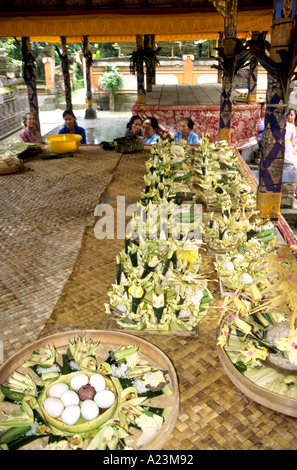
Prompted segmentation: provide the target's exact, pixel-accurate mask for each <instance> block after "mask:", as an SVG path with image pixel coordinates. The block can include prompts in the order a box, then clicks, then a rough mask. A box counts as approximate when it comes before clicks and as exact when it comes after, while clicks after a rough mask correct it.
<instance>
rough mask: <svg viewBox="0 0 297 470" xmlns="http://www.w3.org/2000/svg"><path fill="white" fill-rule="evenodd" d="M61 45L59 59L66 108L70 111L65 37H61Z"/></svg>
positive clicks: (69, 87)
mask: <svg viewBox="0 0 297 470" xmlns="http://www.w3.org/2000/svg"><path fill="white" fill-rule="evenodd" d="M61 43H62V54H61V55H60V58H61V64H62V71H63V77H64V86H65V100H66V108H67V109H68V110H70V111H72V99H71V83H70V72H69V60H68V54H67V42H66V36H61Z"/></svg>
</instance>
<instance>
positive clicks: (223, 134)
mask: <svg viewBox="0 0 297 470" xmlns="http://www.w3.org/2000/svg"><path fill="white" fill-rule="evenodd" d="M235 42H236V36H228V37H226V38H225V41H224V51H225V56H226V58H232V56H234V46H235ZM222 85H223V86H222V93H221V102H220V119H219V140H226V141H227V142H228V143H229V144H230V143H231V117H232V90H233V85H234V83H233V82H232V80H231V79H230V77H229V76H228V75H226V74H224V75H223V83H222Z"/></svg>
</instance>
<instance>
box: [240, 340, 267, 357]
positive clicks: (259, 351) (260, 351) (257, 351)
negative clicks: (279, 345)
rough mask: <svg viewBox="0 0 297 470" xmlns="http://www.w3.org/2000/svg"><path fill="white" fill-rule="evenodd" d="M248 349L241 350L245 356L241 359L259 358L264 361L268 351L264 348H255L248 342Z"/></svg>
mask: <svg viewBox="0 0 297 470" xmlns="http://www.w3.org/2000/svg"><path fill="white" fill-rule="evenodd" d="M247 346H248V349H246V350H245V351H242V355H243V356H245V358H244V359H243V361H244V362H250V361H254V360H255V359H260V360H261V361H264V360H265V359H266V357H267V356H268V354H269V353H268V351H267V349H265V348H256V347H255V346H254V345H252V344H251V343H248V345H247Z"/></svg>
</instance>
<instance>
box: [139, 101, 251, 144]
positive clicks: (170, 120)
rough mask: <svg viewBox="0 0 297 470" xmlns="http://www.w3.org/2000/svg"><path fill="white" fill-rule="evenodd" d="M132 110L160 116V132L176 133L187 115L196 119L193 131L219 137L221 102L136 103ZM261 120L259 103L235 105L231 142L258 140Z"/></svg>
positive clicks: (212, 137)
mask: <svg viewBox="0 0 297 470" xmlns="http://www.w3.org/2000/svg"><path fill="white" fill-rule="evenodd" d="M132 113H133V114H138V115H139V116H140V117H141V118H144V117H148V116H152V117H155V118H156V119H157V120H158V123H159V128H160V134H161V135H163V134H164V133H167V134H168V133H169V134H170V135H174V133H175V132H176V131H177V130H178V129H179V124H180V122H181V120H182V119H183V118H184V117H189V118H191V119H192V121H193V122H194V123H195V126H194V132H196V133H197V134H198V136H199V138H201V136H202V135H203V134H206V133H207V132H208V133H209V135H210V140H211V141H212V142H215V141H217V140H218V133H219V117H220V106H219V105H193V106H191V105H174V106H164V105H163V106H146V105H142V106H141V105H137V104H136V105H134V106H133V107H132ZM259 120H260V105H259V104H239V105H233V106H232V121H231V141H232V144H234V145H237V144H240V145H242V144H244V142H245V141H247V140H249V141H252V143H253V144H255V143H257V141H256V135H257V133H258V127H259Z"/></svg>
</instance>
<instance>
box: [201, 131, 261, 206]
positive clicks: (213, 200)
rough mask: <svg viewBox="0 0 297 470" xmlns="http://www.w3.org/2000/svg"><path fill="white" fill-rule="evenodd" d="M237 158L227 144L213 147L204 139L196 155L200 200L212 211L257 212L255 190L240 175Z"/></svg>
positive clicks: (217, 144) (221, 142) (219, 143)
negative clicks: (218, 209)
mask: <svg viewBox="0 0 297 470" xmlns="http://www.w3.org/2000/svg"><path fill="white" fill-rule="evenodd" d="M237 158H238V157H237V155H236V152H235V151H234V149H233V148H232V147H231V146H230V145H228V144H227V142H225V141H220V142H215V143H210V142H209V137H208V136H205V137H204V138H203V140H202V143H201V145H200V148H199V149H198V150H196V152H195V164H194V171H195V176H196V183H197V185H198V188H200V193H199V196H200V199H201V201H202V202H204V203H205V204H206V205H207V206H208V207H209V208H210V209H212V208H221V209H222V211H224V210H229V209H230V208H231V207H242V208H245V209H255V208H256V198H255V194H254V192H253V191H252V188H251V187H250V185H249V184H247V183H246V182H245V181H244V180H243V177H242V175H241V174H240V172H239V170H238V166H237Z"/></svg>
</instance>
